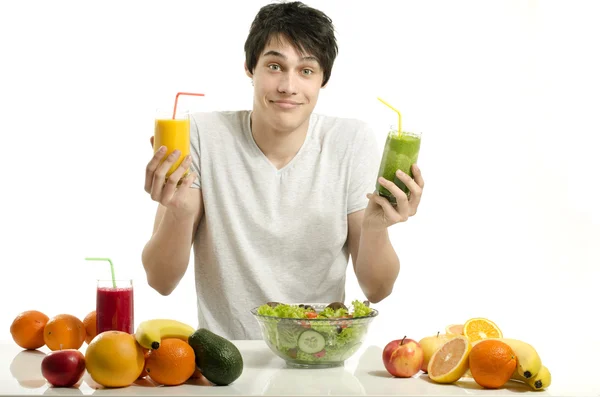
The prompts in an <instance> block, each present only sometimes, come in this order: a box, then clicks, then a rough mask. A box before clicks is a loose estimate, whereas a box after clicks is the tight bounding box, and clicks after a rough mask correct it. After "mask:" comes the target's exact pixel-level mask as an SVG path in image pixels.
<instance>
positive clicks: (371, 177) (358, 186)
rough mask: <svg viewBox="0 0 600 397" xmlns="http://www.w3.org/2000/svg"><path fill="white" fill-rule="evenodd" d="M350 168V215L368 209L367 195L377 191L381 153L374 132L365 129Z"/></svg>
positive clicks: (355, 149)
mask: <svg viewBox="0 0 600 397" xmlns="http://www.w3.org/2000/svg"><path fill="white" fill-rule="evenodd" d="M353 153H354V154H353V158H352V161H351V163H350V164H351V166H350V179H349V183H348V212H347V213H348V214H351V213H352V212H356V211H360V210H362V209H365V208H366V207H367V204H368V203H369V199H367V193H373V192H374V191H375V184H376V182H377V173H378V172H379V162H380V160H381V153H379V149H378V147H377V139H376V138H375V134H374V133H373V130H371V129H370V128H368V127H366V126H365V127H363V130H362V131H361V134H360V135H359V136H358V138H357V140H356V143H355V148H354V150H353Z"/></svg>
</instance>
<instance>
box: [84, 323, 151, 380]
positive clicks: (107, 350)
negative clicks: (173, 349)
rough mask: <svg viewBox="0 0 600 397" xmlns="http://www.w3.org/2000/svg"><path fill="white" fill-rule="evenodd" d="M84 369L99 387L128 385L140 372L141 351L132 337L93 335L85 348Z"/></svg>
mask: <svg viewBox="0 0 600 397" xmlns="http://www.w3.org/2000/svg"><path fill="white" fill-rule="evenodd" d="M85 368H86V369H87V371H88V373H89V374H90V376H91V377H92V379H93V380H94V381H95V382H97V383H99V384H101V385H102V386H106V387H125V386H129V385H131V384H132V383H133V382H135V380H136V379H137V378H138V376H139V375H140V373H141V372H142V370H143V369H144V352H143V351H142V347H141V346H140V345H139V344H138V343H137V342H136V340H135V337H134V336H133V335H131V334H128V333H126V332H121V331H105V332H102V333H100V334H98V335H96V337H95V338H94V339H93V340H92V342H91V343H90V345H89V346H88V347H87V349H86V351H85Z"/></svg>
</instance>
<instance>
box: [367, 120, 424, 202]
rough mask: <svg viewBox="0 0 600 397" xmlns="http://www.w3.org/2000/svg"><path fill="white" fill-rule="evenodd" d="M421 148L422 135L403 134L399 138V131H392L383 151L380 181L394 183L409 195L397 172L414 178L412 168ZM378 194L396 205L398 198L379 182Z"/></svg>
mask: <svg viewBox="0 0 600 397" xmlns="http://www.w3.org/2000/svg"><path fill="white" fill-rule="evenodd" d="M420 147H421V134H419V133H411V132H403V133H402V135H401V136H398V132H397V131H390V132H389V133H388V137H387V140H386V141H385V148H384V149H383V156H382V157H381V165H380V166H379V175H378V176H377V178H378V179H379V177H380V176H383V177H384V178H385V179H387V180H388V181H394V183H395V184H396V186H398V187H399V188H400V189H402V191H403V192H404V193H406V194H407V195H408V194H409V193H410V190H409V189H408V187H406V185H405V184H404V182H402V181H401V180H400V179H398V177H396V171H397V170H401V171H402V172H404V173H405V174H408V175H409V176H410V177H411V178H412V177H413V174H412V169H411V167H412V165H413V164H414V163H416V162H417V158H418V157H419V149H420ZM377 192H378V193H379V195H380V196H383V197H385V198H387V199H388V201H389V202H390V203H394V204H395V203H396V197H394V195H393V194H391V193H390V192H389V190H387V189H386V188H384V187H383V186H381V185H380V184H379V182H377Z"/></svg>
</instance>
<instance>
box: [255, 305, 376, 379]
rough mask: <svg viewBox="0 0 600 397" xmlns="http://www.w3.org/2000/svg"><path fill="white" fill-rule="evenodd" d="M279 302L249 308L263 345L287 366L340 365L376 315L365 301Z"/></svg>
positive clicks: (355, 349) (361, 338) (316, 366)
mask: <svg viewBox="0 0 600 397" xmlns="http://www.w3.org/2000/svg"><path fill="white" fill-rule="evenodd" d="M352 307H353V310H350V309H348V308H346V306H345V305H343V304H342V303H340V302H334V303H330V304H326V303H307V304H295V303H292V304H282V303H278V302H269V303H267V304H264V305H262V306H258V307H255V308H254V309H252V310H251V313H252V314H253V315H254V318H256V320H257V321H258V324H259V325H260V329H261V332H262V336H263V339H264V340H265V342H266V344H267V346H269V348H270V349H271V351H273V353H275V354H276V355H277V356H279V357H281V358H282V359H283V360H285V362H286V363H287V365H288V366H290V367H294V368H330V367H338V366H341V365H343V364H344V361H346V360H347V359H348V358H350V357H352V355H353V354H354V353H356V352H357V351H358V350H359V349H360V347H361V345H362V342H363V341H364V338H365V336H366V335H367V331H368V328H369V325H370V324H371V322H372V321H373V319H374V318H375V317H376V316H377V315H378V314H379V313H378V312H377V310H375V309H372V308H370V307H369V306H368V303H367V304H365V303H362V302H359V301H353V302H352Z"/></svg>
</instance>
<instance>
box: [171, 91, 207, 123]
mask: <svg viewBox="0 0 600 397" xmlns="http://www.w3.org/2000/svg"><path fill="white" fill-rule="evenodd" d="M179 95H193V96H204V94H195V93H193V92H178V93H177V95H175V106H174V107H173V120H175V113H176V112H177V101H178V100H179Z"/></svg>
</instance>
